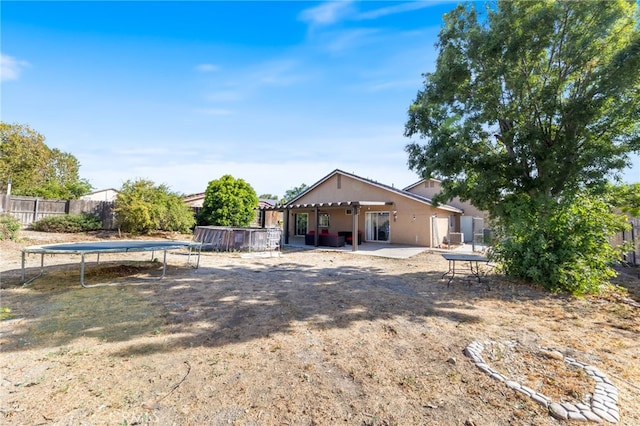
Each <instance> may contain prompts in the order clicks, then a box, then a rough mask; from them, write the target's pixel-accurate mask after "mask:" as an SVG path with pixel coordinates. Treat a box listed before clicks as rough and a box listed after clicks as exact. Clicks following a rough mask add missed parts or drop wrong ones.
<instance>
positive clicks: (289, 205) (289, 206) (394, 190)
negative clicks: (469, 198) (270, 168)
mask: <svg viewBox="0 0 640 426" xmlns="http://www.w3.org/2000/svg"><path fill="white" fill-rule="evenodd" d="M336 174H341V175H343V176H347V177H349V178H352V179H355V180H359V181H361V182H364V183H367V184H369V185H373V186H376V187H378V188H381V189H384V190H385V191H389V192H392V193H394V194H396V195H399V196H401V197H405V198H409V199H412V200H415V201H418V202H421V203H424V204H427V205H429V206H432V207H435V206H434V204H433V202H432V201H431V199H430V198H427V197H423V196H421V195H417V194H413V193H411V192H408V191H405V190H403V189H398V188H395V187H393V186H389V185H384V184H382V183H380V182H376V181H374V180H371V179H366V178H363V177H360V176H357V175H354V174H352V173H347V172H345V171H342V170H340V169H335V170H334V171H332V172H331V173H329V174H328V175H326V176H325V177H323V178H322V179H320V180H319V181H318V182H316V183H314V184H313V185H311V186H310V187H309V188H307V189H306V190H305V191H303V192H301V193H300V194H298V196H297V197H295V198H294V199H293V200H291V201H289V202H288V203H286V204H281V205H277V206H274V207H272V208H271V209H272V210H284V209H295V208H315V207H348V206H353V207H356V206H366V205H369V206H371V205H384V204H392V203H390V202H389V203H386V202H380V201H365V200H353V201H340V202H332V201H327V202H322V203H303V204H300V203H296V201H297V200H299V199H300V198H302V197H303V196H305V195H306V194H308V193H310V192H311V191H313V190H314V189H315V188H317V187H318V186H320V185H321V184H323V183H324V182H326V181H327V180H328V179H330V178H331V177H332V176H334V175H336ZM373 203H375V204H373ZM437 208H439V209H442V210H448V211H451V212H455V213H464V211H463V210H461V209H459V208H457V207H453V206H450V205H447V204H440V205H438V206H437Z"/></svg>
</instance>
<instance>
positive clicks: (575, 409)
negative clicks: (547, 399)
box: [560, 402, 580, 412]
mask: <svg viewBox="0 0 640 426" xmlns="http://www.w3.org/2000/svg"><path fill="white" fill-rule="evenodd" d="M560 405H562V406H563V407H564V409H565V410H567V411H569V412H571V411H573V412H579V411H580V410H578V407H576V406H575V405H573V404H571V403H569V402H561V403H560Z"/></svg>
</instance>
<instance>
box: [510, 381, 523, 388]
mask: <svg viewBox="0 0 640 426" xmlns="http://www.w3.org/2000/svg"><path fill="white" fill-rule="evenodd" d="M507 387H509V388H511V389H519V388H520V387H521V386H520V383H518V382H514V381H513V380H507Z"/></svg>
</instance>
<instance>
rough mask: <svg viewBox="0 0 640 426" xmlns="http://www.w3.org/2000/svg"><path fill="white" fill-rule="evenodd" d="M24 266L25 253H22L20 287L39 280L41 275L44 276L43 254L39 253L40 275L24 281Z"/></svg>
mask: <svg viewBox="0 0 640 426" xmlns="http://www.w3.org/2000/svg"><path fill="white" fill-rule="evenodd" d="M25 264H26V260H25V252H22V279H21V281H22V287H26V286H28V285H29V284H31V282H32V281H34V280H36V279H38V278H40V277H41V276H42V274H44V253H40V273H39V274H38V275H36V276H35V277H33V278H31V279H29V280H28V281H25Z"/></svg>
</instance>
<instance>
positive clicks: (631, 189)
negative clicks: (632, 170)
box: [610, 183, 640, 217]
mask: <svg viewBox="0 0 640 426" xmlns="http://www.w3.org/2000/svg"><path fill="white" fill-rule="evenodd" d="M610 194H611V197H612V200H611V204H613V205H614V206H616V207H619V208H620V210H622V211H623V212H624V213H627V214H629V216H633V217H640V183H632V184H629V185H616V186H612V187H611V189H610Z"/></svg>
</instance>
